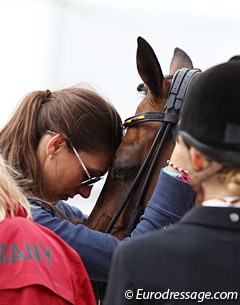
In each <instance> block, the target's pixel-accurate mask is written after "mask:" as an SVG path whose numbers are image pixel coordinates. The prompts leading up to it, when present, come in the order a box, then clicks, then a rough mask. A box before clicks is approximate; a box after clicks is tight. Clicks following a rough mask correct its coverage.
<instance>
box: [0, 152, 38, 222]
mask: <svg viewBox="0 0 240 305" xmlns="http://www.w3.org/2000/svg"><path fill="white" fill-rule="evenodd" d="M15 176H19V175H18V174H17V172H15V171H14V170H13V169H12V168H10V167H9V166H8V165H7V164H6V162H5V160H4V159H3V157H2V156H1V155H0V222H1V221H3V220H4V219H5V218H6V216H7V215H10V216H11V217H14V216H17V213H18V210H19V208H20V206H21V207H22V208H23V209H24V210H25V212H26V218H28V219H31V218H32V217H31V212H30V205H29V203H28V201H27V199H26V198H25V197H24V195H23V193H22V192H21V190H20V188H19V186H18V185H17V183H16V181H15V180H14V177H15Z"/></svg>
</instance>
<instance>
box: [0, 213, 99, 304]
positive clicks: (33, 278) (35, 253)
mask: <svg viewBox="0 0 240 305" xmlns="http://www.w3.org/2000/svg"><path fill="white" fill-rule="evenodd" d="M3 304H4V305H5V304H11V305H15V304H17V305H27V304H31V305H40V304H41V305H42V304H53V305H55V304H68V305H69V304H75V305H84V304H87V305H95V304H96V303H95V298H94V295H93V292H92V287H91V284H90V281H89V278H88V275H87V273H86V270H85V268H84V266H83V264H82V261H81V260H80V258H79V256H78V254H77V253H76V252H75V251H74V250H73V249H72V248H71V247H70V246H68V245H67V244H66V243H65V242H64V241H63V240H62V239H61V238H59V237H58V236H57V235H56V234H55V233H53V232H52V231H50V230H48V229H47V228H45V227H43V226H41V225H39V224H37V223H34V222H33V221H30V220H27V219H25V218H23V217H14V218H10V217H7V218H6V219H5V220H4V221H3V222H1V223H0V305H3Z"/></svg>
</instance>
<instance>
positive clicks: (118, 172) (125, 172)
mask: <svg viewBox="0 0 240 305" xmlns="http://www.w3.org/2000/svg"><path fill="white" fill-rule="evenodd" d="M138 171H139V166H131V167H127V166H126V167H122V168H118V169H116V168H114V167H113V168H111V176H112V178H113V179H117V180H128V179H132V178H135V177H136V175H137V173H138Z"/></svg>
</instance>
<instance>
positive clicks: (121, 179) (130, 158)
mask: <svg viewBox="0 0 240 305" xmlns="http://www.w3.org/2000/svg"><path fill="white" fill-rule="evenodd" d="M137 42H138V47H137V55H136V59H137V70H138V73H139V75H140V77H141V79H142V81H143V83H144V86H143V90H144V91H145V92H146V95H145V97H144V98H143V100H142V101H141V102H140V104H139V105H138V107H137V109H136V113H135V114H140V113H146V112H151V113H152V112H156V113H157V112H163V111H164V107H165V104H166V100H167V97H168V94H169V88H170V85H171V79H172V77H173V75H174V73H175V72H176V71H177V70H178V69H181V68H188V69H193V64H192V61H191V59H190V57H189V56H188V55H187V54H186V53H185V52H184V51H183V50H181V49H179V48H176V49H175V50H174V54H173V57H172V60H171V64H170V70H169V75H168V76H166V77H164V76H163V73H162V69H161V66H160V64H159V61H158V59H157V57H156V55H155V53H154V51H153V49H152V47H151V46H150V45H149V44H148V42H147V41H146V40H144V39H143V38H142V37H138V39H137ZM133 119H137V117H134V118H133ZM161 124H162V123H160V122H158V121H156V122H155V121H154V122H152V121H148V122H143V123H141V124H136V125H133V126H132V127H131V128H127V132H126V134H125V136H124V137H123V140H122V143H121V144H120V146H119V148H118V149H117V151H116V154H115V156H114V160H113V163H112V166H111V168H110V170H109V172H108V175H107V178H106V182H105V184H104V186H103V189H102V191H101V193H100V195H99V197H98V199H97V202H96V205H95V207H94V208H93V210H92V213H91V214H90V216H89V218H88V220H87V222H86V223H85V224H86V225H87V226H88V227H89V228H92V229H94V230H98V231H102V232H105V231H106V230H107V227H108V225H109V223H110V221H111V219H112V218H113V215H114V214H115V212H116V210H117V208H118V206H119V205H120V204H121V202H122V201H123V200H124V198H125V197H126V196H127V194H128V192H129V190H130V189H131V186H132V184H133V183H134V179H135V177H136V175H137V174H138V171H139V169H140V167H141V165H142V164H143V162H144V159H145V157H146V155H147V153H148V151H149V149H150V146H151V144H152V142H153V141H154V138H155V136H156V134H157V132H158V130H159V128H160V125H161ZM173 147H174V141H173V139H172V138H170V137H169V138H168V139H167V140H166V143H165V144H164V147H163V149H162V151H161V154H160V156H159V158H158V161H157V164H156V165H155V166H154V169H153V175H152V177H151V179H150V182H149V185H148V187H147V191H146V194H145V196H144V202H143V205H144V207H146V205H147V202H148V201H149V199H150V197H151V195H152V192H153V190H154V187H155V184H156V181H157V178H158V176H159V172H160V169H161V168H162V167H163V166H165V165H166V160H167V159H169V157H170V155H171V153H172V150H173ZM145 178H146V175H143V177H142V178H141V179H140V181H138V184H137V190H136V191H135V192H134V194H133V195H132V196H131V198H130V199H129V202H128V206H127V207H126V208H125V209H124V210H123V212H122V213H121V215H120V217H119V218H118V220H117V221H116V223H115V224H114V226H113V228H111V230H109V232H110V231H111V234H113V235H115V236H116V237H118V238H119V239H122V238H123V237H124V236H125V234H126V232H125V230H126V227H127V225H128V224H129V222H130V216H131V211H132V210H133V208H134V204H135V202H136V197H137V195H138V193H139V192H140V191H141V189H142V187H143V184H144V179H145Z"/></svg>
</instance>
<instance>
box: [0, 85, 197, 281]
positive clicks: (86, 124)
mask: <svg viewBox="0 0 240 305" xmlns="http://www.w3.org/2000/svg"><path fill="white" fill-rule="evenodd" d="M121 139H122V124H121V119H120V117H119V114H118V113H117V111H116V110H115V108H114V107H113V106H112V105H111V104H110V103H109V102H107V101H105V99H103V98H102V97H101V96H100V95H99V94H98V93H96V92H95V91H93V90H89V89H86V88H81V87H71V88H66V89H62V90H59V91H53V92H50V91H49V90H46V91H35V92H32V93H29V94H28V95H26V96H25V97H24V99H23V101H22V103H21V104H20V105H19V107H18V109H17V110H16V112H15V114H14V115H13V117H12V118H11V120H10V121H9V122H8V123H7V124H6V126H5V127H4V128H3V130H2V131H1V133H0V145H1V148H2V153H3V156H4V157H5V158H6V159H7V160H8V162H9V163H10V164H11V165H12V166H13V167H14V168H15V169H16V170H18V171H19V172H20V173H21V174H22V175H23V177H24V178H25V180H26V179H27V180H28V184H27V186H26V185H25V186H23V187H24V191H25V194H26V195H27V198H28V200H29V201H30V203H31V211H32V215H33V220H34V221H36V222H38V223H40V224H42V225H44V226H46V227H48V228H49V229H51V230H52V231H54V232H55V233H56V234H58V235H59V236H60V237H62V238H63V239H64V240H65V241H66V242H67V243H68V244H69V245H70V246H71V247H72V248H74V249H75V250H76V251H77V253H78V254H79V255H80V257H81V258H82V260H83V263H84V264H85V267H86V269H87V271H88V273H89V275H90V278H91V279H93V280H100V281H106V280H107V276H108V272H109V269H110V264H111V258H112V254H113V252H114V250H115V249H116V247H117V246H118V244H119V242H120V241H119V240H118V239H117V238H115V237H114V236H112V235H110V234H105V233H101V232H97V231H94V230H91V229H89V228H87V227H86V226H84V225H83V224H82V223H83V222H84V221H85V220H86V217H85V216H84V215H83V213H82V212H81V211H80V210H79V209H77V208H75V207H72V206H70V205H68V204H67V203H65V202H64V201H63V200H66V199H68V198H69V197H74V196H75V195H77V194H80V195H81V196H82V197H84V198H86V197H89V196H90V193H91V190H92V187H93V183H95V182H97V181H99V180H100V179H101V176H102V175H104V174H105V173H106V172H107V170H108V168H109V166H111V162H112V160H113V156H114V153H115V151H116V149H117V147H118V146H119V144H120V142H121ZM180 159H182V158H180ZM182 160H183V159H182ZM180 162H182V161H180ZM179 164H180V165H181V163H179ZM182 166H183V167H184V164H183V165H182ZM166 180H167V181H169V180H170V181H172V183H173V184H174V185H172V186H170V189H172V190H174V189H175V188H176V186H177V185H178V184H179V186H178V187H179V188H180V189H181V190H183V191H182V192H180V193H181V194H183V196H184V200H181V198H180V197H181V196H176V195H175V193H174V191H172V192H171V196H172V198H173V200H172V201H171V205H170V204H169V203H168V199H169V198H165V197H161V194H162V193H163V192H164V191H165V190H166V185H165V184H164V181H166ZM167 183H169V182H167ZM193 196H194V192H193V191H192V189H191V188H190V187H189V186H188V185H187V184H186V183H183V182H181V181H178V180H177V179H175V178H173V177H171V175H168V174H166V173H165V172H164V173H162V174H161V175H160V178H159V181H158V183H157V187H156V191H155V193H154V194H153V196H152V199H151V201H150V203H149V204H148V207H147V208H146V210H145V213H144V215H143V216H142V218H141V221H140V223H139V224H138V226H137V227H136V229H135V230H134V231H133V232H132V235H131V238H133V237H136V236H139V235H141V234H144V233H147V232H149V231H151V230H154V229H158V228H162V227H165V226H166V225H168V224H169V223H173V222H175V221H176V220H178V219H179V218H180V217H181V216H182V215H183V214H184V213H185V212H186V210H188V209H189V207H190V206H191V204H192V200H193ZM179 202H181V206H179ZM182 202H185V204H184V205H182Z"/></svg>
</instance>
